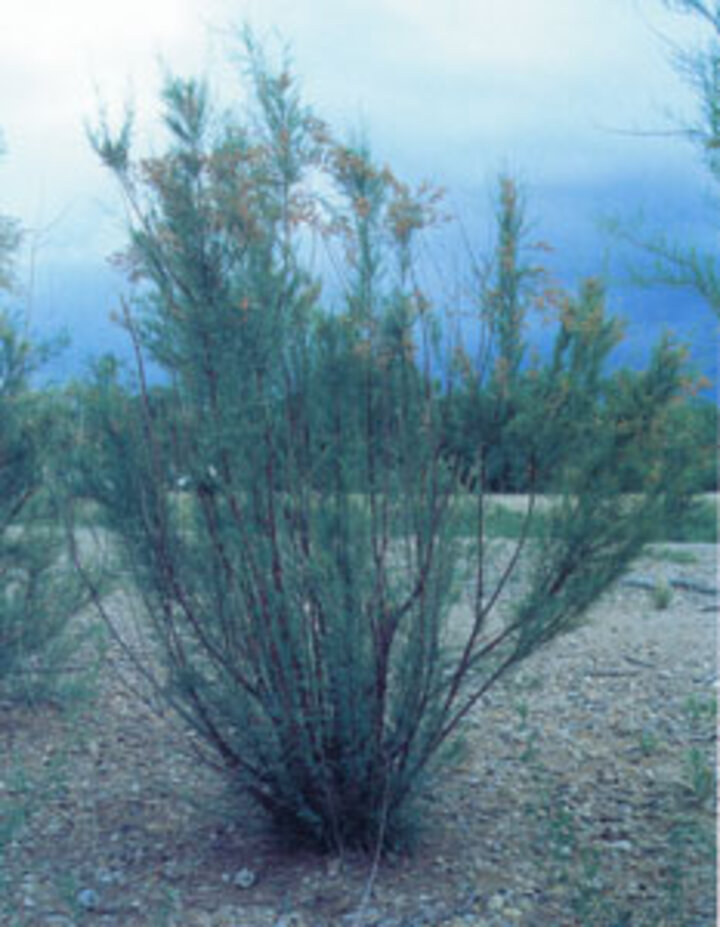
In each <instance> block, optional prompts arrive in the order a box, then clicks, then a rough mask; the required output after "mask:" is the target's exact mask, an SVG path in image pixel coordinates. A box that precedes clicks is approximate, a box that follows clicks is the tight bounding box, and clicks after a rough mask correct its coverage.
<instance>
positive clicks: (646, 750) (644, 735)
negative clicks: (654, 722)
mask: <svg viewBox="0 0 720 927" xmlns="http://www.w3.org/2000/svg"><path fill="white" fill-rule="evenodd" d="M638 746H639V747H640V752H641V753H642V755H643V756H646V757H647V756H653V754H655V753H657V750H658V747H659V746H660V741H659V740H658V736H657V734H655V733H654V732H653V731H649V730H647V729H646V728H643V729H642V731H641V732H640V736H639V744H638Z"/></svg>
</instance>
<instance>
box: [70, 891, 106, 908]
mask: <svg viewBox="0 0 720 927" xmlns="http://www.w3.org/2000/svg"><path fill="white" fill-rule="evenodd" d="M76 900H77V903H78V904H79V905H80V907H81V908H85V910H86V911H94V910H95V909H96V908H97V907H98V906H99V904H100V897H99V895H98V893H97V892H96V891H94V890H93V889H92V888H82V889H80V891H79V892H78V893H77V895H76Z"/></svg>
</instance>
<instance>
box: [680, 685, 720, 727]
mask: <svg viewBox="0 0 720 927" xmlns="http://www.w3.org/2000/svg"><path fill="white" fill-rule="evenodd" d="M683 712H684V713H685V716H686V717H687V719H688V721H690V723H691V724H693V725H701V724H705V723H706V722H710V723H712V722H714V721H715V719H716V718H717V698H716V697H715V696H714V695H707V696H699V695H694V694H693V695H689V696H688V697H687V698H686V699H685V702H684V703H683ZM711 729H712V728H711Z"/></svg>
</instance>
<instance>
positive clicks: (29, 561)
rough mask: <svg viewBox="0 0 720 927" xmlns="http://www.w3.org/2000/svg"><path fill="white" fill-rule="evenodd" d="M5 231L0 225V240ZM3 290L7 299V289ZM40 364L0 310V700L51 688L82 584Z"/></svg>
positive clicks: (2, 247)
mask: <svg viewBox="0 0 720 927" xmlns="http://www.w3.org/2000/svg"><path fill="white" fill-rule="evenodd" d="M10 227H11V223H10V222H9V220H8V221H7V223H6V221H5V219H4V218H0V237H1V236H2V231H1V230H2V229H3V228H10ZM17 241H18V239H17V236H13V237H12V240H10V239H9V238H5V239H3V240H2V241H0V268H7V269H8V271H9V269H10V267H11V258H12V253H11V252H12V250H13V249H14V247H15V246H16V244H17ZM7 280H9V278H8V277H6V278H4V281H2V282H5V283H6V282H7ZM0 289H4V290H5V292H6V293H7V285H5V286H0ZM44 357H45V350H44V348H42V347H37V346H33V345H31V344H30V342H29V341H28V340H27V339H26V338H24V337H23V335H22V334H21V332H20V326H19V325H18V323H17V321H16V320H15V319H14V318H13V316H12V315H11V313H10V312H9V311H7V310H4V309H0V693H2V695H3V696H8V697H12V698H22V699H29V698H31V697H34V696H37V695H39V694H42V693H47V692H52V691H53V690H54V689H55V688H56V683H57V677H56V671H57V670H58V669H59V667H60V665H61V664H62V663H64V661H65V659H66V657H67V655H68V652H69V649H70V648H71V647H72V645H71V643H70V641H69V638H68V636H67V634H66V631H67V625H68V621H69V619H70V617H71V616H72V615H73V613H74V612H75V611H76V610H77V609H78V607H79V604H80V601H81V598H82V588H81V585H80V583H79V581H78V580H77V579H76V578H75V577H73V576H72V575H71V574H70V573H69V569H68V567H67V566H62V563H61V552H62V537H61V535H60V533H59V531H58V527H57V522H56V520H55V518H54V516H55V515H56V512H55V500H54V499H53V496H52V494H51V493H50V492H49V491H48V485H47V481H48V471H49V469H50V457H49V453H48V452H49V449H51V448H52V446H53V435H54V432H55V428H54V424H53V422H54V417H53V412H52V409H51V408H50V407H49V404H48V402H45V401H43V400H41V398H40V397H39V396H38V395H37V394H35V393H33V391H32V390H31V389H30V385H29V377H30V375H31V372H32V371H33V370H34V369H35V367H36V366H37V365H38V364H41V363H42V361H43V359H44Z"/></svg>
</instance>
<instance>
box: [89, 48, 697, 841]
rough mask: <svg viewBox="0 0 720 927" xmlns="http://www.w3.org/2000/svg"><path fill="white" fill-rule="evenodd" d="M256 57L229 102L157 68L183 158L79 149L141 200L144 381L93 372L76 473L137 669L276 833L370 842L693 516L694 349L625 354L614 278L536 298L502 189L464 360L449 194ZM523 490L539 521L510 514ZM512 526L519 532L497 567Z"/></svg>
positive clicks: (127, 310) (138, 372) (131, 256)
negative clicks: (463, 733) (242, 94)
mask: <svg viewBox="0 0 720 927" xmlns="http://www.w3.org/2000/svg"><path fill="white" fill-rule="evenodd" d="M246 52H247V56H246V60H247V69H246V76H247V79H248V82H249V85H250V87H251V89H252V91H253V98H252V103H251V104H250V109H249V110H247V111H243V112H241V113H239V114H233V115H231V116H227V117H223V118H221V117H220V116H219V115H218V114H217V113H215V112H214V111H213V108H212V106H211V102H210V100H209V98H208V93H207V90H206V88H205V87H204V86H203V85H202V84H201V83H198V82H196V81H192V80H191V81H183V80H179V79H170V80H169V81H168V83H167V86H166V88H165V92H164V104H165V122H166V126H167V128H168V132H169V144H168V147H167V150H166V151H165V153H164V154H161V155H157V156H155V157H152V158H146V159H141V160H138V159H137V158H136V157H135V156H134V153H133V152H132V151H131V149H130V143H129V142H130V138H131V134H132V133H131V126H130V124H129V123H128V124H126V125H124V126H123V127H121V129H120V131H119V132H117V133H115V134H114V133H113V132H112V131H111V130H110V129H109V128H108V126H107V125H104V124H101V125H100V126H99V128H98V130H97V131H96V132H95V133H94V134H93V136H92V142H93V145H94V147H95V150H96V151H97V153H98V155H99V156H100V157H101V159H102V161H103V162H104V164H105V165H106V166H107V167H108V168H109V170H110V171H111V172H112V173H113V174H114V176H115V177H116V179H117V181H118V183H119V185H120V188H121V190H122V191H123V193H124V195H125V196H126V197H127V200H128V203H129V206H130V215H132V216H133V224H132V226H131V228H130V230H129V235H130V241H129V245H128V248H127V251H126V253H125V256H124V263H125V266H126V268H127V271H128V276H129V278H130V280H131V281H133V282H134V284H135V286H136V290H135V298H134V299H133V301H132V302H128V303H125V304H123V307H122V312H121V318H120V321H121V324H122V325H123V326H124V328H125V330H126V332H127V335H128V337H129V339H130V341H131V343H132V345H133V348H134V350H135V356H136V369H135V373H134V378H130V377H128V376H124V374H123V371H122V370H121V369H120V368H119V366H118V364H117V363H116V362H115V361H114V360H112V358H108V359H105V360H104V361H103V362H101V363H100V364H99V365H98V366H97V368H96V371H95V375H94V377H93V378H92V379H91V380H90V381H89V382H86V383H84V384H81V385H80V386H79V387H78V388H77V389H76V391H75V393H74V398H73V401H74V402H77V403H78V404H79V408H80V409H81V410H82V414H81V415H79V416H77V419H78V421H81V422H82V428H80V426H78V427H77V432H76V434H75V438H76V440H75V442H74V444H75V445H76V448H77V451H76V453H75V455H74V463H75V467H74V473H73V475H72V480H71V486H72V491H73V492H74V493H75V494H77V495H80V496H82V497H83V500H84V501H83V511H84V512H85V513H87V511H90V510H94V511H97V512H98V518H99V520H100V522H101V523H102V524H103V525H104V527H105V528H106V529H108V530H109V531H110V532H111V533H112V536H113V538H114V539H115V541H116V543H117V550H118V558H119V562H118V564H117V566H118V569H122V570H125V571H127V572H126V574H125V575H128V576H130V577H132V581H133V583H134V585H135V587H136V588H137V590H138V592H139V595H140V596H141V599H142V602H143V603H144V610H145V617H146V622H147V627H148V629H149V630H150V631H151V633H152V634H153V637H154V642H155V648H156V653H157V654H158V655H159V657H160V665H159V667H158V666H157V665H155V664H154V663H153V662H152V660H151V656H152V653H153V651H152V650H143V651H142V652H135V653H134V654H133V657H134V659H135V660H136V661H137V662H138V664H139V665H140V666H141V667H142V669H143V672H144V673H145V674H146V677H147V678H148V679H149V680H151V681H152V683H153V684H154V686H155V689H156V691H157V693H158V695H160V696H161V697H162V698H163V699H164V701H165V702H166V703H167V704H169V705H170V706H171V707H172V708H173V709H174V710H175V711H176V712H177V713H178V714H179V715H180V717H181V718H182V719H183V720H184V721H185V722H186V723H187V725H188V726H189V727H190V728H191V729H192V730H193V731H194V732H195V734H196V735H197V736H198V739H199V741H198V742H199V743H201V744H203V745H204V751H205V753H206V756H207V759H208V761H209V762H211V763H213V764H214V765H216V766H217V765H219V766H220V767H221V768H223V769H224V771H225V773H226V775H227V777H228V780H229V781H230V782H231V783H232V784H233V786H234V787H235V788H237V789H238V790H240V791H243V792H244V793H246V794H248V795H250V796H251V797H252V798H253V799H254V800H255V801H256V802H257V803H258V804H259V805H260V806H262V807H263V808H264V809H265V810H266V811H267V812H268V813H269V814H270V815H271V817H272V818H273V819H274V820H275V821H276V822H277V823H279V824H280V825H281V826H283V827H284V828H286V829H290V830H292V831H299V832H302V833H303V834H305V835H308V836H310V837H311V838H312V839H313V840H315V841H316V842H317V843H318V844H320V845H321V846H324V847H326V848H332V849H335V850H342V849H343V848H344V847H349V846H360V847H364V848H366V849H376V850H377V851H378V852H379V851H380V849H382V848H383V847H387V846H390V845H392V844H393V843H394V842H395V841H398V840H402V839H403V837H404V833H403V827H404V823H405V822H406V821H407V819H408V813H407V812H408V810H409V808H411V806H412V801H413V799H414V798H415V797H416V796H417V795H418V794H419V793H420V791H421V790H422V789H423V788H424V787H425V785H426V783H427V782H428V781H429V780H431V779H432V773H433V772H434V771H435V769H436V768H438V764H440V765H441V764H442V758H443V757H446V756H447V755H448V754H447V753H445V752H444V750H443V749H442V748H444V747H445V746H446V745H447V744H448V743H449V742H450V741H452V739H453V738H454V736H455V735H456V734H457V732H458V731H459V729H460V728H461V725H462V723H463V721H464V719H465V717H466V716H467V714H468V713H469V712H470V710H471V709H472V708H473V707H474V706H476V705H477V703H478V702H479V700H480V699H481V698H482V696H483V695H484V693H485V692H487V691H488V690H489V689H490V688H491V687H492V686H493V685H494V684H495V683H496V682H497V680H498V679H500V678H501V677H503V676H504V675H505V674H506V673H508V672H509V671H511V670H512V669H513V668H515V667H516V666H517V665H519V664H520V663H521V661H522V660H523V659H524V658H526V657H527V656H529V655H530V654H532V653H533V652H535V651H536V650H537V649H538V648H539V647H541V646H542V645H544V644H546V643H548V642H550V641H552V639H553V638H555V637H556V636H557V635H558V634H561V633H563V632H565V631H567V630H569V629H571V628H572V627H575V626H576V624H577V623H578V622H579V621H581V620H582V617H583V615H584V613H585V611H586V610H587V608H588V606H589V605H590V604H591V603H593V602H594V601H595V600H596V599H597V597H598V596H599V595H601V594H602V592H603V591H604V590H605V589H607V587H608V586H609V585H610V584H611V583H612V582H613V581H614V580H615V579H617V577H618V576H620V575H621V574H622V573H623V572H624V571H625V570H626V569H627V566H628V564H629V562H630V561H631V560H632V558H633V557H635V556H636V555H637V554H638V553H639V552H640V551H641V550H642V547H643V545H644V543H645V542H646V541H647V540H648V539H651V538H653V537H654V536H656V535H657V533H658V531H659V530H660V528H659V526H661V525H662V523H663V519H664V518H666V517H667V516H668V513H669V512H670V509H672V515H673V518H674V519H675V520H677V519H679V518H682V517H683V516H684V513H685V512H686V511H687V510H688V508H689V495H690V491H691V486H690V471H691V457H692V454H691V452H690V449H689V448H687V447H686V446H685V445H683V444H682V443H679V442H678V441H676V440H675V438H674V437H673V436H674V434H675V431H674V429H675V426H676V422H675V419H674V416H675V414H676V412H675V409H676V408H677V406H678V404H681V403H683V402H684V397H685V394H686V372H685V366H684V355H683V352H682V350H681V349H680V348H678V347H677V346H675V345H674V344H672V343H671V342H670V341H669V340H664V341H662V342H661V343H659V344H658V345H657V346H656V348H655V351H654V353H653V356H652V359H651V361H650V363H649V365H648V367H647V369H646V370H644V371H641V372H630V371H625V370H622V371H619V372H617V373H614V374H613V373H609V372H608V367H609V365H608V358H609V357H610V356H611V354H612V351H613V348H614V346H615V345H616V344H617V341H618V340H619V338H620V337H621V332H620V327H619V325H618V323H617V322H616V321H615V320H613V319H610V318H608V317H607V315H606V312H605V292H604V286H603V284H602V282H601V281H599V280H596V279H592V280H588V281H586V282H585V283H584V284H582V285H581V287H580V288H579V292H578V293H577V294H573V293H567V292H557V291H555V290H550V289H548V287H547V286H546V284H545V279H544V272H543V270H542V268H541V267H538V266H536V265H535V264H533V263H531V262H530V260H529V257H528V255H529V254H530V253H531V252H530V250H529V249H528V246H527V243H526V238H525V222H524V217H523V207H522V199H521V196H520V195H519V192H518V189H517V186H516V185H515V184H514V182H513V181H512V180H511V179H509V178H503V179H501V182H500V185H499V194H498V205H497V210H498V211H497V245H496V249H495V253H494V255H493V258H492V261H491V262H490V264H489V270H488V273H487V274H484V275H483V276H482V277H481V278H478V279H476V280H475V281H474V282H473V286H474V293H475V297H476V305H475V307H474V322H473V325H474V330H473V332H472V333H471V337H470V340H471V341H472V338H475V341H476V347H477V351H478V353H477V354H474V350H475V349H474V348H473V346H472V345H471V344H470V343H469V341H467V340H465V341H463V343H462V344H457V345H451V346H448V344H447V341H446V340H445V338H444V337H442V335H443V333H442V328H441V322H440V319H441V312H442V311H443V310H445V309H447V307H443V306H440V307H436V306H433V305H431V302H430V299H429V297H428V296H427V295H426V293H425V292H424V290H423V287H422V283H421V280H420V273H419V268H418V267H417V266H416V263H415V252H416V247H417V242H418V240H419V239H420V238H421V236H422V234H423V232H424V230H425V229H426V228H427V227H429V226H432V225H433V223H434V222H435V221H436V218H437V214H438V202H439V199H438V195H437V193H436V192H435V191H433V190H432V189H430V188H429V187H427V186H421V187H420V188H418V189H417V190H412V189H411V188H410V187H409V186H408V185H407V184H405V183H402V182H401V181H400V180H398V179H397V178H396V177H395V176H394V175H393V174H392V173H391V172H390V170H389V169H387V168H382V169H381V168H379V167H377V166H376V165H375V164H374V162H373V159H372V157H371V154H370V152H369V150H368V148H367V146H366V145H364V144H351V145H348V144H345V143H341V142H339V141H337V140H336V139H335V138H334V137H333V135H332V133H331V131H330V129H329V128H328V127H327V126H326V125H325V124H324V123H323V122H321V121H320V120H319V119H318V118H317V117H316V116H315V115H314V114H313V113H312V112H311V111H310V110H309V109H308V108H307V106H306V105H305V104H304V103H303V102H302V100H301V99H300V96H299V93H298V90H297V85H296V82H295V79H294V77H293V76H292V74H291V73H290V71H289V69H288V68H287V66H286V65H285V64H283V65H282V66H281V67H279V68H278V69H273V67H272V66H271V65H270V64H269V63H268V61H267V60H266V58H265V57H264V54H263V52H262V51H261V50H260V49H259V48H258V47H257V46H256V45H255V44H254V42H253V40H252V37H250V36H247V37H246ZM319 191H322V195H321V194H320V192H319ZM312 241H315V242H318V243H322V244H323V246H324V247H326V248H327V249H328V251H329V253H330V255H331V257H332V260H331V261H329V262H328V263H329V265H330V266H332V267H334V268H336V269H337V272H338V277H337V279H336V280H334V281H333V287H332V288H328V289H329V291H330V292H333V293H337V292H338V289H340V290H341V291H342V295H341V296H340V297H337V296H336V297H334V298H330V297H328V296H327V295H325V290H324V288H323V282H324V281H322V280H321V279H319V278H318V276H317V275H316V274H314V273H313V271H312V269H311V266H310V265H309V263H308V261H307V255H308V250H309V249H308V244H309V243H310V242H312ZM535 312H541V313H543V314H544V315H545V316H547V315H551V316H552V317H554V318H555V320H556V337H555V342H554V347H553V350H552V352H551V355H550V357H549V359H548V360H547V361H542V360H540V359H536V358H532V357H531V356H530V353H529V351H528V347H527V345H526V343H525V336H524V331H525V326H526V322H527V320H528V318H529V316H530V315H531V314H532V313H535ZM150 364H152V365H153V367H154V368H155V369H156V370H158V369H159V370H160V371H162V374H163V378H162V385H161V386H159V387H157V386H151V385H150V384H149V382H148V376H147V372H146V371H147V369H148V365H150ZM628 487H631V488H632V489H633V492H628ZM508 488H510V489H515V490H517V489H523V490H524V491H526V492H527V494H528V496H529V504H528V510H527V512H526V513H525V514H522V513H521V514H518V515H516V514H515V513H509V512H507V511H505V510H504V509H502V508H494V507H493V506H492V504H491V501H490V499H489V493H491V492H493V491H497V490H498V489H508ZM538 493H545V494H549V496H551V500H552V501H551V504H548V505H541V504H539V503H538V502H537V495H538ZM88 507H89V508H88ZM496 534H498V535H500V534H502V535H505V536H507V535H508V534H509V535H514V536H515V537H516V541H515V545H514V547H515V553H514V554H513V556H512V558H511V559H510V561H509V563H508V564H507V565H506V566H505V567H504V568H503V569H502V570H501V571H500V573H499V574H498V572H497V569H496V565H494V564H492V562H491V556H490V553H491V552H490V549H489V545H488V544H487V543H486V541H487V539H488V538H489V537H490V538H491V537H492V536H493V535H496ZM529 538H539V539H541V541H542V543H541V544H532V543H527V541H528V539H529ZM72 556H73V559H74V562H75V565H76V567H77V568H78V570H79V572H80V573H81V575H84V576H85V579H86V584H87V588H88V589H89V591H90V594H91V595H92V596H93V597H94V599H95V603H96V605H97V607H98V608H99V609H100V610H101V611H103V612H105V610H104V603H103V599H102V594H101V591H100V590H98V589H97V588H96V587H95V585H94V583H93V581H92V579H91V578H90V577H88V576H87V575H86V573H85V567H84V564H83V562H82V557H81V556H80V554H79V552H78V550H77V549H76V548H73V550H72ZM521 563H522V564H524V565H525V566H526V567H527V574H528V576H529V585H528V589H527V592H526V594H525V596H524V598H522V599H521V600H520V601H519V602H518V603H517V605H516V608H515V610H514V611H513V612H512V613H510V614H507V615H506V614H502V615H500V614H498V613H497V609H496V608H495V606H496V603H497V600H498V598H499V596H500V594H501V593H502V591H503V589H504V588H505V586H506V585H507V583H508V581H509V579H510V577H511V575H512V573H513V571H514V569H515V568H516V567H517V566H519V565H520V564H521ZM468 589H470V590H472V591H471V594H470V595H467V596H466V599H467V608H468V614H469V617H470V621H469V624H468V626H467V627H466V629H465V631H464V632H461V631H459V630H458V629H457V628H454V627H451V626H450V623H449V617H450V613H451V608H452V606H453V605H454V604H456V603H457V601H458V600H459V598H460V597H461V596H462V595H465V590H468ZM105 617H106V619H107V621H108V622H109V623H112V619H111V617H110V615H108V614H107V613H106V612H105Z"/></svg>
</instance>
